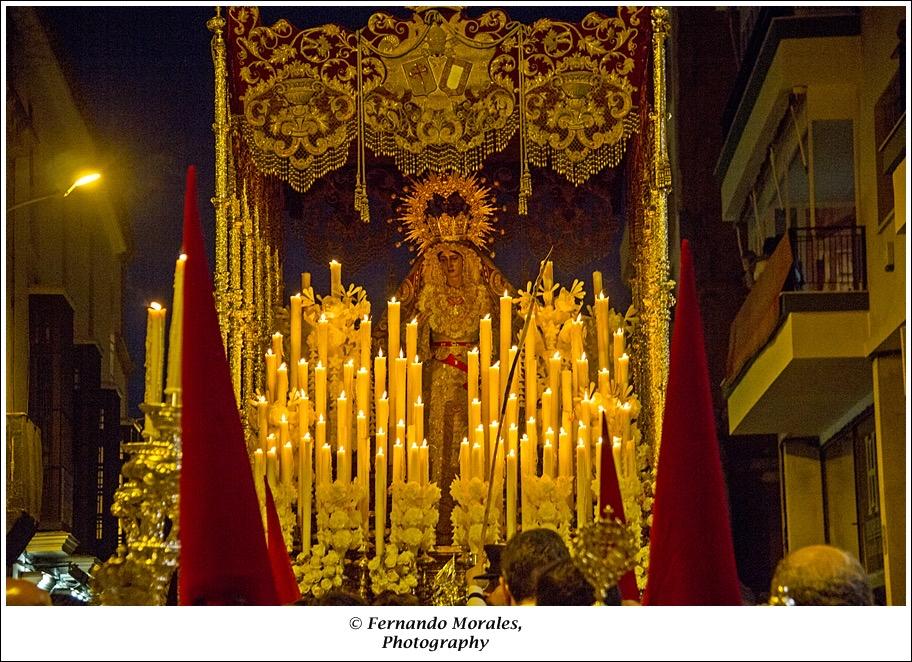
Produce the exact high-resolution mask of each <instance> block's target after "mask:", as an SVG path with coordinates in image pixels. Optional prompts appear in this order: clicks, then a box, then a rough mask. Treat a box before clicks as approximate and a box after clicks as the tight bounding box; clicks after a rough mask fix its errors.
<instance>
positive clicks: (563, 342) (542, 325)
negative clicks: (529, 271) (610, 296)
mask: <svg viewBox="0 0 912 662" xmlns="http://www.w3.org/2000/svg"><path fill="white" fill-rule="evenodd" d="M558 289H560V292H558V293H557V294H556V295H555V292H557V290H558ZM531 290H532V283H531V282H529V283H527V284H526V289H525V290H520V291H519V304H518V306H517V313H518V314H519V316H520V317H523V318H524V317H525V316H526V313H527V312H528V310H529V306H531V305H532V300H533V299H534V300H535V302H536V306H535V326H536V329H535V331H537V333H538V337H539V338H540V339H541V344H542V345H543V347H542V346H540V347H539V355H544V356H550V355H551V354H553V353H554V352H555V351H559V352H560V353H561V356H563V357H564V358H565V359H566V360H569V357H570V328H571V327H570V325H571V323H572V322H573V321H574V320H575V319H576V316H577V315H579V312H580V308H582V305H583V296H584V295H585V292H584V290H583V283H582V281H579V280H574V281H573V284H572V285H571V286H570V289H569V290H568V289H567V288H565V287H561V285H560V284H558V283H552V284H550V285H549V284H547V283H544V282H542V283H540V284H539V286H538V289H537V290H536V291H535V292H531ZM529 332H530V333H532V332H533V329H530V330H529Z"/></svg>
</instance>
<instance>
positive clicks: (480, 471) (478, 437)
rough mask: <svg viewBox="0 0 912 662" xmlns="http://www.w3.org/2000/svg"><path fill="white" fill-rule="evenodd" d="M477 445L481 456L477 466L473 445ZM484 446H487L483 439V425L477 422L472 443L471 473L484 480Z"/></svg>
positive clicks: (485, 469) (485, 464)
mask: <svg viewBox="0 0 912 662" xmlns="http://www.w3.org/2000/svg"><path fill="white" fill-rule="evenodd" d="M476 446H478V447H479V448H481V453H482V457H481V459H480V460H479V461H478V466H477V467H476V465H475V462H476V460H475V447H476ZM485 446H487V441H485V427H484V425H482V424H480V423H479V424H478V427H476V428H475V437H474V440H473V444H472V475H473V476H474V477H476V478H479V479H481V480H485V478H486V477H487V475H488V465H487V463H486V462H485V461H484V458H486V457H487V454H485V452H484V450H485Z"/></svg>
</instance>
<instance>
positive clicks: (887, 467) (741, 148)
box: [716, 7, 908, 604]
mask: <svg viewBox="0 0 912 662" xmlns="http://www.w3.org/2000/svg"><path fill="white" fill-rule="evenodd" d="M904 16H905V12H904V8H902V7H866V8H862V9H856V8H800V9H795V8H782V7H779V8H765V9H758V8H742V9H741V10H740V17H741V22H740V28H741V29H740V44H739V45H740V48H741V49H742V53H743V62H742V67H741V71H740V73H739V76H738V79H737V81H736V84H735V89H734V91H733V94H732V97H731V100H730V102H729V105H728V108H727V109H726V112H725V119H724V126H725V129H726V131H727V135H726V138H725V141H724V144H723V147H722V150H721V154H720V157H719V160H718V163H717V166H716V176H717V178H718V180H719V182H720V185H721V201H722V215H723V218H724V220H725V221H728V222H731V223H733V224H734V226H735V228H736V230H737V232H738V237H739V248H740V251H741V257H742V263H743V266H744V274H745V280H746V282H747V283H748V284H749V285H750V290H749V293H748V295H747V297H746V298H745V300H744V303H743V305H742V306H741V308H740V310H739V312H738V314H737V316H736V318H735V320H734V322H733V323H732V326H731V331H730V337H729V351H728V359H727V366H726V377H725V382H724V387H723V388H724V392H725V397H726V401H727V409H728V421H729V429H730V433H731V434H732V435H734V436H736V437H737V436H739V435H768V434H775V435H776V436H777V438H778V440H779V471H780V485H781V493H780V497H781V504H782V506H781V511H782V517H781V523H782V532H783V546H784V549H783V553H784V552H787V551H789V550H794V549H798V548H799V547H803V546H805V545H809V544H817V543H829V544H833V545H836V546H837V547H841V548H843V549H845V550H847V551H849V552H850V553H852V554H853V555H855V556H857V557H858V558H859V559H860V560H861V562H862V564H863V565H864V566H865V568H866V569H867V571H868V575H869V578H870V580H871V583H872V585H873V586H874V587H875V592H876V594H877V595H878V597H879V599H880V600H881V601H882V602H886V603H888V604H905V603H906V595H905V573H906V567H905V522H906V514H905V495H906V491H907V489H908V488H907V485H906V477H905V467H906V455H905V452H906V450H905V448H906V429H905V409H904V403H905V389H906V386H905V378H906V377H905V369H904V366H905V360H904V359H905V355H904V352H905V333H906V331H905V330H906V310H905V288H906V266H905V265H906V255H905V233H906V218H905V204H906V202H905V196H906V154H905V144H906V114H905V78H906V63H905V61H904V58H905V44H904V35H905V23H904Z"/></svg>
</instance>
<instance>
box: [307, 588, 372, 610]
mask: <svg viewBox="0 0 912 662" xmlns="http://www.w3.org/2000/svg"><path fill="white" fill-rule="evenodd" d="M313 604H314V605H316V606H318V607H363V606H365V604H366V603H365V602H364V600H362V599H361V598H360V597H359V596H357V595H353V594H352V593H347V592H346V591H339V590H334V591H328V592H327V593H326V594H324V595H323V596H322V597H320V598H318V599H317V600H315V601H314V602H313Z"/></svg>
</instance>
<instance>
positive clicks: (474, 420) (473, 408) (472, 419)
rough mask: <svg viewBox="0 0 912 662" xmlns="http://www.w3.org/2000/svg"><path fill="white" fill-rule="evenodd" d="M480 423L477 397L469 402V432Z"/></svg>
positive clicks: (479, 406) (479, 407) (479, 404)
mask: <svg viewBox="0 0 912 662" xmlns="http://www.w3.org/2000/svg"><path fill="white" fill-rule="evenodd" d="M479 425H481V401H480V400H479V399H478V398H475V399H474V400H472V401H470V402H469V427H468V429H469V434H472V430H474V429H475V428H476V427H477V426H479Z"/></svg>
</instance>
